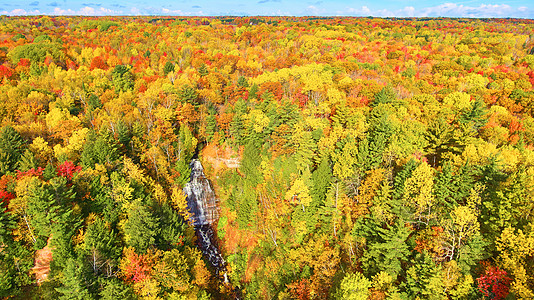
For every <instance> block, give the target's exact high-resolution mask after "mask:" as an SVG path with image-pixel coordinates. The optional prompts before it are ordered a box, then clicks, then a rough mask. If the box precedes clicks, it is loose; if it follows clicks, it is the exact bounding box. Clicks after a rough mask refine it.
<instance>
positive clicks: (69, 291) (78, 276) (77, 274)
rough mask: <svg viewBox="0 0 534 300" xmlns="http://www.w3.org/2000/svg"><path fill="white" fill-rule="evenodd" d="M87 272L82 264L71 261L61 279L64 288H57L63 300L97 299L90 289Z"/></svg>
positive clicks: (68, 262)
mask: <svg viewBox="0 0 534 300" xmlns="http://www.w3.org/2000/svg"><path fill="white" fill-rule="evenodd" d="M84 273H85V270H84V267H83V265H82V264H80V263H79V262H77V261H75V260H74V259H69V260H68V261H67V263H66V266H65V269H64V270H63V276H62V277H61V278H60V282H61V284H62V286H60V287H58V288H56V291H58V292H59V293H60V294H61V296H60V298H59V299H61V300H91V299H94V298H95V297H94V296H93V295H92V294H91V292H90V291H89V289H88V284H87V280H86V276H85V274H84Z"/></svg>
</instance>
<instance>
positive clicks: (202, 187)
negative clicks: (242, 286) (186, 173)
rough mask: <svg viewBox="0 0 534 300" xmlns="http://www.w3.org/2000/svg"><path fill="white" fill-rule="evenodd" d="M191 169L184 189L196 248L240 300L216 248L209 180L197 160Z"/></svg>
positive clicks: (214, 203) (214, 204) (216, 211)
mask: <svg viewBox="0 0 534 300" xmlns="http://www.w3.org/2000/svg"><path fill="white" fill-rule="evenodd" d="M189 166H190V167H191V178H190V180H189V182H188V183H187V184H186V185H185V187H184V193H185V194H186V195H187V208H188V210H189V212H190V213H191V215H192V217H191V220H190V221H191V223H192V224H193V225H194V226H195V231H196V233H197V237H198V243H199V245H198V247H199V248H200V250H201V251H202V253H203V254H204V257H206V259H207V260H208V261H209V262H210V264H211V265H212V266H213V268H214V269H215V271H216V272H217V275H218V276H219V280H222V281H223V283H224V284H225V285H227V286H230V287H231V289H232V290H233V291H234V297H235V299H241V296H240V291H239V289H237V288H235V287H232V286H231V283H230V282H229V280H228V274H227V272H226V261H225V260H224V258H223V257H222V255H221V252H220V251H219V248H217V243H216V240H217V239H216V235H215V232H214V231H213V228H212V224H213V223H214V222H216V221H217V219H218V218H219V203H218V199H217V197H215V192H214V191H213V189H212V188H211V185H210V182H209V180H208V179H207V178H206V175H204V168H203V167H202V164H201V163H200V161H199V160H198V159H194V160H192V161H191V163H190V164H189Z"/></svg>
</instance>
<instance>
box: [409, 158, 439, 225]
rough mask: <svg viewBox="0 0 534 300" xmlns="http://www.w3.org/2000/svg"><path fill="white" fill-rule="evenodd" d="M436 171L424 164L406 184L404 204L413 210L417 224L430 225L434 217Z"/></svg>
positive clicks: (413, 217) (413, 216)
mask: <svg viewBox="0 0 534 300" xmlns="http://www.w3.org/2000/svg"><path fill="white" fill-rule="evenodd" d="M433 186H434V169H432V167H431V166H430V165H429V164H427V163H426V162H422V163H421V164H419V166H418V167H417V168H416V169H415V170H414V171H413V173H412V176H411V177H410V178H408V179H407V180H406V182H405V183H404V196H403V202H404V205H405V206H408V207H409V208H411V212H412V219H413V220H414V221H415V222H416V223H422V224H425V225H428V224H429V221H430V220H431V219H432V218H433V217H434V216H433V212H432V206H433V205H434V202H435V199H434V191H433Z"/></svg>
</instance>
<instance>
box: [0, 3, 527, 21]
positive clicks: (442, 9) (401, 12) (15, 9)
mask: <svg viewBox="0 0 534 300" xmlns="http://www.w3.org/2000/svg"><path fill="white" fill-rule="evenodd" d="M0 14H3V15H40V14H47V15H91V16H94V15H96V16H102V15H173V16H178V15H183V16H218V15H239V16H242V15H292V16H309V15H314V16H375V17H440V16H443V17H475V18H479V17H516V18H530V19H533V18H534V1H532V0H501V1H498V0H497V2H491V1H484V0H482V1H479V0H471V1H469V0H468V1H456V2H455V1H449V2H444V1H435V0H434V1H433V0H430V1H423V0H412V1H408V0H397V1H393V0H376V1H346V0H329V1H321V0H308V1H306V0H293V1H291V0H255V1H247V0H221V1H216V0H197V1H194V0H193V1H186V0H178V1H165V0H134V1H124V0H106V1H101V0H17V1H13V0H0Z"/></svg>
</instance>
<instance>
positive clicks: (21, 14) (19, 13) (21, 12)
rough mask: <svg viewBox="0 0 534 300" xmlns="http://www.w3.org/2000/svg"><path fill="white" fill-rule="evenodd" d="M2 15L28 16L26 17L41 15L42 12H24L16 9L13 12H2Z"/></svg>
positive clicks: (0, 12)
mask: <svg viewBox="0 0 534 300" xmlns="http://www.w3.org/2000/svg"><path fill="white" fill-rule="evenodd" d="M0 14H2V15H8V16H26V15H40V14H41V12H40V11H39V10H24V9H21V8H16V9H14V10H12V11H6V10H4V11H0Z"/></svg>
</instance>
